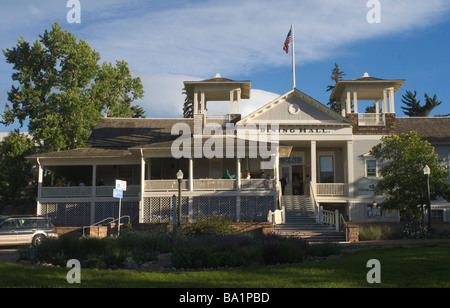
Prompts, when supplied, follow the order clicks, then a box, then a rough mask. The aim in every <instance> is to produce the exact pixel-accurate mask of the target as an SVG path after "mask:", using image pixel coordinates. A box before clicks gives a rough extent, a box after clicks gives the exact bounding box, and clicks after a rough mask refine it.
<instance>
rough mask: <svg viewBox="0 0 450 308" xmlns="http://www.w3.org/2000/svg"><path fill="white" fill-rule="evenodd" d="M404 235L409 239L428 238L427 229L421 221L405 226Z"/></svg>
mask: <svg viewBox="0 0 450 308" xmlns="http://www.w3.org/2000/svg"><path fill="white" fill-rule="evenodd" d="M403 233H404V234H405V236H406V237H408V238H413V239H421V238H427V237H428V231H427V229H426V228H425V227H424V226H423V225H422V222H421V221H419V220H414V221H412V222H410V223H407V224H405V226H404V227H403Z"/></svg>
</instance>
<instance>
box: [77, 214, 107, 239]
mask: <svg viewBox="0 0 450 308" xmlns="http://www.w3.org/2000/svg"><path fill="white" fill-rule="evenodd" d="M110 219H114V217H108V218H105V219H102V220H100V221H97V222H96V223H94V224H92V225H90V226H84V227H83V236H84V230H85V229H86V228H90V227H95V226H97V225H100V224H102V223H103V222H104V221H107V220H110Z"/></svg>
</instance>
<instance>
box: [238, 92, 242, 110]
mask: <svg viewBox="0 0 450 308" xmlns="http://www.w3.org/2000/svg"><path fill="white" fill-rule="evenodd" d="M241 98H242V90H241V89H238V90H237V109H238V110H237V113H238V114H241Z"/></svg>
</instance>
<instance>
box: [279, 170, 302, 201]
mask: <svg viewBox="0 0 450 308" xmlns="http://www.w3.org/2000/svg"><path fill="white" fill-rule="evenodd" d="M283 177H284V178H285V179H286V187H285V189H284V195H288V196H291V195H303V194H304V193H305V165H288V164H286V165H284V164H283V165H280V180H281V179H283Z"/></svg>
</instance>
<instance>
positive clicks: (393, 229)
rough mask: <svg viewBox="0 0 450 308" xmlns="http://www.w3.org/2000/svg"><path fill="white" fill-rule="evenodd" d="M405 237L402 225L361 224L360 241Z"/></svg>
mask: <svg viewBox="0 0 450 308" xmlns="http://www.w3.org/2000/svg"><path fill="white" fill-rule="evenodd" d="M401 238H403V233H402V229H401V226H400V225H375V226H360V227H359V240H360V241H379V240H395V239H401Z"/></svg>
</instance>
